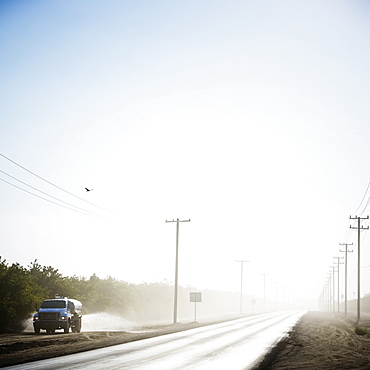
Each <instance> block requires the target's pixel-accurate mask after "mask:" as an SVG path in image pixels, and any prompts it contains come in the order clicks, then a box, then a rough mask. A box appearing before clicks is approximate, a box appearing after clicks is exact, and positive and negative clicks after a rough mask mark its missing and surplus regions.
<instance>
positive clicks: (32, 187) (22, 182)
mask: <svg viewBox="0 0 370 370" xmlns="http://www.w3.org/2000/svg"><path fill="white" fill-rule="evenodd" d="M0 172H1V173H3V174H4V175H6V176H9V177H10V178H12V179H13V180H16V181H18V182H20V183H21V184H23V185H26V186H28V187H29V188H31V189H33V190H36V191H38V192H39V193H42V194H44V195H46V196H48V197H50V198H53V199H55V200H57V201H59V202H62V203H64V204H68V205H69V206H71V207H74V208H77V209H80V210H82V211H84V212H86V213H91V214H92V215H95V216H100V217H102V216H101V215H99V214H97V213H95V212H91V211H88V210H86V209H84V208H81V207H78V206H75V205H73V204H71V203H68V202H65V201H64V200H61V199H59V198H57V197H54V196H53V195H50V194H48V193H46V192H44V191H42V190H40V189H37V188H35V187H34V186H32V185H29V184H27V183H25V182H24V181H22V180H19V179H17V178H16V177H14V176H12V175H9V174H8V173H6V172H5V171H2V170H0ZM18 188H19V189H22V188H20V187H18ZM42 199H44V198H42Z"/></svg>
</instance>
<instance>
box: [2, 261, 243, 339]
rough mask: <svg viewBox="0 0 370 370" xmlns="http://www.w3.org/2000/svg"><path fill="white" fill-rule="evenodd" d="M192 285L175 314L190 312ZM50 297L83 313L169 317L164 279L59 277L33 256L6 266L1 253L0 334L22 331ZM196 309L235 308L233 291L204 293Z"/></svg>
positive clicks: (217, 311) (169, 296) (168, 286)
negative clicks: (69, 301)
mask: <svg viewBox="0 0 370 370" xmlns="http://www.w3.org/2000/svg"><path fill="white" fill-rule="evenodd" d="M194 290H196V289H195V288H194V287H185V288H184V287H179V317H180V315H187V316H189V315H191V314H192V312H193V309H194V306H193V305H191V304H190V303H189V294H190V292H191V291H194ZM55 295H59V296H64V297H70V298H74V299H77V300H79V301H81V302H82V304H83V314H84V315H86V314H89V313H97V312H109V313H112V314H115V315H120V316H122V317H124V318H125V319H127V320H131V321H134V322H144V321H146V322H148V321H151V320H171V317H172V310H173V286H172V285H171V284H170V283H169V282H166V281H164V282H161V283H141V284H132V283H128V282H125V281H122V280H117V279H115V278H113V277H111V276H108V277H106V278H104V279H101V278H99V277H98V276H96V274H93V275H92V276H90V277H89V278H86V277H79V276H63V274H62V273H61V272H59V271H58V270H57V269H55V268H53V267H52V266H42V265H41V264H39V263H38V261H37V260H34V261H33V262H31V263H30V264H29V265H28V266H27V267H24V266H21V265H20V264H19V263H13V264H8V263H7V261H6V260H5V259H2V257H0V332H7V331H11V330H22V323H24V320H27V319H29V318H30V317H31V315H32V314H33V313H34V312H36V309H37V308H38V307H39V306H40V304H41V302H42V301H43V300H45V299H48V298H53V297H54V296H55ZM203 296H204V297H206V300H204V303H205V304H203V303H202V304H201V306H199V305H198V307H200V312H201V311H202V310H203V312H204V313H206V312H207V313H210V314H215V315H216V314H220V313H228V312H230V311H234V310H235V311H237V309H238V304H239V303H238V302H239V301H238V294H237V293H229V292H218V291H212V290H208V291H204V294H203Z"/></svg>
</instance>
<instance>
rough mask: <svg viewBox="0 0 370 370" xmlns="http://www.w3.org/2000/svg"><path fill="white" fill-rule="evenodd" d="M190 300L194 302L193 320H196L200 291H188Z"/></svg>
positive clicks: (200, 299)
mask: <svg viewBox="0 0 370 370" xmlns="http://www.w3.org/2000/svg"><path fill="white" fill-rule="evenodd" d="M190 302H194V308H195V311H194V322H197V302H202V293H201V292H190Z"/></svg>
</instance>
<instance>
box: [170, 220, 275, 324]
mask: <svg viewBox="0 0 370 370" xmlns="http://www.w3.org/2000/svg"><path fill="white" fill-rule="evenodd" d="M190 221H191V220H190V219H189V220H180V219H178V218H177V219H176V220H170V221H168V220H166V222H175V223H176V257H175V287H174V289H175V292H174V303H173V323H174V324H177V307H178V266H179V224H180V223H181V222H190ZM236 262H239V263H240V264H241V266H240V268H241V273H240V275H241V276H240V313H241V314H242V313H243V265H244V263H245V262H249V261H245V260H237V261H236ZM262 275H263V276H264V280H263V285H264V288H263V291H264V293H263V295H264V297H263V301H264V303H263V306H264V310H265V301H266V296H265V292H266V275H267V274H262ZM276 299H277V298H276ZM276 302H277V300H276Z"/></svg>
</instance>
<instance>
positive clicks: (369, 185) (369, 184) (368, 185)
mask: <svg viewBox="0 0 370 370" xmlns="http://www.w3.org/2000/svg"><path fill="white" fill-rule="evenodd" d="M369 187H370V182H369V183H368V184H367V188H366V191H365V194H364V196H363V197H362V200H361V202H360V204H359V205H358V207H357V209H356V211H354V212H353V213H352V215H354V214H356V213H357V211H358V210H359V209H360V207H361V204H362V202H363V201H364V199H365V197H366V194H367V192H368V190H369ZM369 199H370V198H369ZM368 203H369V201H368ZM366 206H367V205H366ZM365 208H366V207H365ZM362 212H363V211H362Z"/></svg>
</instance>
